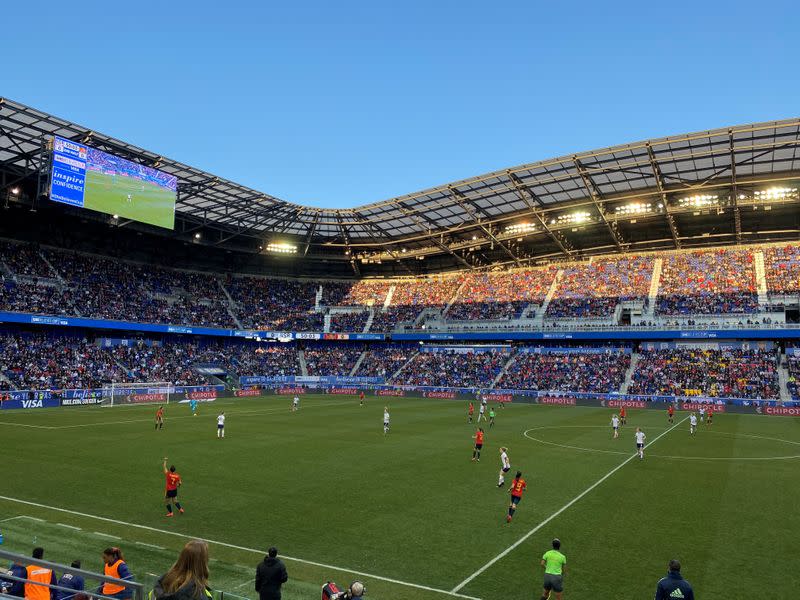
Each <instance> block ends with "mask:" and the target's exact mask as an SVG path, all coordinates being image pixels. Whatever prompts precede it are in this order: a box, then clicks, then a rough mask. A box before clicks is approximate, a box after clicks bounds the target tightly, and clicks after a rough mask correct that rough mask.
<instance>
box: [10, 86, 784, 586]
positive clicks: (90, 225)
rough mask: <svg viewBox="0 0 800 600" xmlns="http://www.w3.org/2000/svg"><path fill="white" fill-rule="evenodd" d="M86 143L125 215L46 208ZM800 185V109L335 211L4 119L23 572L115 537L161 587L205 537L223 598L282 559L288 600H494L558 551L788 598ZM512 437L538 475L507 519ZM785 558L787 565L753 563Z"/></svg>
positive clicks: (95, 136) (13, 470)
mask: <svg viewBox="0 0 800 600" xmlns="http://www.w3.org/2000/svg"><path fill="white" fill-rule="evenodd" d="M59 139H60V140H64V141H66V142H69V143H71V144H73V145H75V147H76V148H83V147H86V148H89V149H92V151H100V153H101V154H103V155H104V156H111V157H116V158H118V159H124V161H123V162H124V164H123V165H122V166H120V167H113V168H112V167H109V166H105V167H104V168H103V174H104V177H106V182H105V183H103V185H104V186H105V188H104V189H106V190H107V191H106V192H104V194H105V195H103V196H102V197H101V200H98V201H97V203H95V204H91V205H90V204H89V199H88V193H89V186H90V182H89V180H88V179H87V180H86V193H87V198H86V204H85V205H77V204H75V203H72V205H70V203H69V202H62V201H55V200H54V198H53V197H52V193H53V190H54V188H53V186H54V185H57V178H56V177H55V176H54V173H55V172H56V171H57V169H58V168H59V161H60V160H61V159H59V158H58V156H59V154H58V152H59V150H58V149H54V140H59ZM68 145H69V144H68ZM61 146H63V144H61ZM75 152H79V151H78V150H76V151H75ZM80 152H82V150H81V151H80ZM76 156H78V154H76ZM54 157H55V158H54ZM102 160H103V161H105V162H107V163H108V164H111V165H112V166H113V165H114V164H116V163H114V162H113V161H110V160H106V159H102ZM115 160H116V159H115ZM131 165H132V166H131ZM139 167H141V169H140V168H139ZM86 169H87V171H88V169H89V167H86ZM126 170H127V171H126ZM126 177H133V178H134V180H133V181H132V182H131V181H128V180H126V179H125V178H126ZM138 178H141V179H138ZM119 180H124V181H123V183H122V184H120V183H119ZM173 182H174V190H173V191H174V201H175V204H174V227H170V224H171V223H170V221H171V218H172V215H171V214H169V215H167V216H164V211H165V204H164V203H165V198H167V197H169V190H170V189H171V188H170V186H171V185H173ZM117 185H121V186H124V187H123V188H120V189H124V192H121V195H119V194H118V195H116V196H115V195H114V194H115V193H116V192H115V186H117ZM146 185H150V186H151V187H152V189H154V190H156V191H154V192H152V193H151V192H150V191H149V190H150V188H146ZM799 189H800V119H791V120H783V121H774V122H768V123H756V124H752V125H735V126H730V127H727V128H724V129H714V130H708V131H701V132H695V133H688V134H684V135H674V136H670V137H664V138H658V139H650V140H646V141H641V142H631V143H626V144H624V145H619V146H613V147H608V148H604V149H600V150H595V151H588V152H587V151H580V152H576V153H575V154H572V155H569V156H561V157H558V158H553V159H547V160H542V161H539V162H535V163H529V164H522V165H518V166H513V167H509V168H507V169H504V170H501V171H495V172H491V173H487V174H484V175H479V176H475V177H472V178H470V179H465V180H462V181H454V182H452V183H448V184H443V185H440V186H437V187H434V188H431V189H426V190H423V191H420V192H416V193H412V194H408V195H405V196H400V197H396V198H392V199H389V200H385V201H381V202H376V203H373V204H368V205H364V206H361V207H358V208H354V209H341V210H336V209H322V208H314V207H309V206H302V205H299V204H294V203H291V202H288V201H285V200H281V199H279V198H276V197H273V196H270V195H269V194H266V193H264V192H261V191H257V190H254V189H250V188H248V187H246V186H243V185H239V184H237V183H235V182H233V181H228V180H226V179H224V178H221V177H218V176H216V175H214V174H213V173H208V172H205V171H203V170H201V169H197V168H194V167H192V166H189V165H187V164H184V163H182V162H178V161H176V160H173V159H170V158H166V157H164V156H161V155H159V154H157V153H155V152H151V151H148V150H146V149H143V148H140V147H137V146H135V145H132V144H129V143H127V142H125V141H123V140H119V139H114V138H112V137H109V136H106V135H103V134H102V133H99V132H97V131H95V130H94V129H92V127H91V123H88V124H76V123H72V122H69V121H67V120H65V119H62V118H60V117H58V116H55V115H51V114H47V113H45V112H43V111H41V110H38V109H36V108H33V107H30V106H26V105H24V104H21V103H19V102H15V101H14V100H10V99H8V98H2V99H0V203H2V209H1V211H2V212H0V214H1V215H2V217H1V218H0V238H1V239H0V273H1V274H2V288H1V289H0V320H1V321H2V325H1V326H0V390H2V391H0V398H2V403H0V408H1V409H2V411H0V431H1V432H2V436H3V440H4V446H5V447H6V449H7V450H8V449H10V452H8V451H7V452H6V455H5V457H4V458H5V463H6V468H7V473H6V476H5V477H4V484H3V486H2V490H3V491H2V493H0V532H1V533H2V534H4V538H5V544H4V548H5V549H7V550H8V551H10V552H17V553H19V554H25V555H26V556H27V555H28V554H29V552H30V546H31V543H33V545H43V546H45V547H46V548H47V552H48V555H47V556H46V557H45V558H48V557H50V558H51V560H52V561H54V562H56V563H58V564H67V565H68V564H69V563H70V562H71V561H72V560H73V559H74V557H83V558H84V561H85V562H88V561H89V559H91V558H97V556H99V549H101V548H102V547H104V546H105V545H109V544H112V543H113V545H115V546H120V547H123V548H124V549H125V551H126V556H127V562H128V563H129V564H130V565H131V569H132V570H133V571H134V574H135V576H136V580H137V582H140V583H142V584H143V585H144V589H145V593H146V592H147V591H148V590H149V589H152V585H153V584H154V582H155V576H156V575H157V574H159V573H161V572H163V570H164V569H165V568H166V567H168V566H169V564H170V563H171V561H172V560H173V559H174V556H175V554H176V552H177V551H178V550H180V548H181V547H183V545H184V544H185V543H186V541H187V540H189V539H192V538H201V539H205V540H207V541H208V543H209V546H210V548H211V553H212V559H211V560H212V563H211V567H212V582H211V583H212V584H213V587H214V589H215V592H221V593H222V594H223V595H224V596H228V595H230V596H232V597H241V598H255V597H258V594H257V593H256V592H254V591H253V590H252V589H251V588H252V585H253V581H252V577H253V574H252V571H253V569H254V565H255V564H256V563H257V562H258V561H260V560H261V559H262V558H263V554H264V552H265V549H266V547H267V545H272V544H275V545H277V546H278V547H279V548H280V549H281V557H282V558H283V559H284V561H285V562H286V565H287V568H288V569H289V571H290V574H291V578H290V581H289V582H288V583H287V584H286V586H285V587H284V590H283V597H284V598H288V599H289V600H294V599H299V598H311V597H317V596H318V595H319V587H320V585H321V584H322V583H324V582H325V581H330V580H337V581H339V582H341V583H349V582H350V581H353V580H356V579H357V580H359V581H362V582H364V583H365V585H366V587H367V589H368V590H369V591H368V594H367V596H368V597H370V598H375V599H376V600H390V599H394V598H404V599H411V600H415V599H419V600H428V599H430V600H435V599H437V598H447V597H456V598H471V599H476V598H483V599H487V600H488V599H492V598H508V597H519V596H521V595H522V594H523V593H524V594H529V593H531V592H530V589H531V587H532V586H533V584H532V583H531V574H530V570H531V567H530V565H531V564H533V562H534V560H535V562H536V563H537V565H538V557H539V555H541V553H542V552H543V551H544V550H545V549H547V548H548V547H549V546H548V545H549V544H550V540H551V539H552V538H554V537H558V538H560V539H561V540H562V541H563V543H564V548H565V552H566V553H567V554H568V555H569V557H570V565H574V566H572V567H571V569H570V571H569V574H568V575H567V577H566V581H567V582H568V583H567V586H568V592H567V594H568V595H569V596H570V597H576V598H588V597H597V596H599V595H600V594H601V593H604V591H607V590H609V589H618V585H617V583H616V580H617V579H618V577H619V576H620V574H624V577H625V586H624V591H621V592H618V595H616V596H612V597H620V598H623V597H624V598H634V597H645V595H646V594H652V573H656V572H660V570H663V566H664V564H666V563H665V557H667V558H669V557H672V556H673V555H674V556H681V557H682V559H683V561H684V564H694V565H700V564H702V565H703V568H702V570H701V569H699V568H698V567H695V569H694V570H693V572H692V574H691V577H690V578H691V579H692V582H693V584H694V585H695V588H696V589H698V590H702V596H703V597H708V598H721V597H731V598H732V597H742V598H744V597H749V595H742V596H736V595H735V594H734V595H731V594H730V593H729V587H728V586H729V585H730V580H731V579H739V580H744V579H748V578H751V579H753V580H758V579H762V578H764V577H765V576H766V577H767V579H769V580H771V582H772V583H771V585H772V587H771V589H770V593H771V596H772V597H775V598H789V597H792V593H791V591H790V590H792V589H793V582H792V580H791V577H787V576H786V573H789V572H791V570H792V569H794V568H795V567H796V558H795V557H796V556H797V555H798V552H800V547H798V542H797V540H796V538H797V536H794V535H792V536H789V535H782V534H780V533H779V532H777V531H775V529H777V528H780V529H781V530H782V531H783V532H790V531H798V530H800V520H799V518H798V516H797V511H796V510H795V508H796V500H795V498H796V497H797V493H798V491H799V490H798V484H797V478H796V473H795V467H796V464H797V463H796V460H797V458H798V456H799V455H800V452H798V448H797V446H798V444H800V438H798V435H797V421H796V420H795V419H794V418H793V417H796V416H800V389H799V388H798V377H800V351H798V350H797V349H798V348H800V344H798V338H800V210H798V208H799V207H800V192H799V191H798V190H799ZM165 190H166V191H165ZM140 192H141V195H139V194H140ZM145 194H150V195H154V194H155V195H158V198H157V207H156V208H155V209H153V210H155V211H157V212H158V215H157V216H156V217H151V216H148V211H150V210H151V207H150V206H149V205H147V204H144V205H142V202H145V201H143V200H142V199H141V198H143V197H144V196H145ZM137 200H138V202H139V204H138V205H137ZM147 202H149V200H147ZM129 205H133V206H129ZM90 209H91V210H90ZM126 210H128V211H129V216H125V211H126ZM131 211H133V212H132V213H131ZM151 214H152V213H151ZM295 397H297V398H299V405H300V409H299V410H297V411H290V402H291V399H292V398H295ZM190 402H191V403H192V404H193V407H192V408H191V409H190V408H189V406H188V403H190ZM195 403H197V406H194V404H195ZM470 404H474V405H475V406H476V407H477V406H480V405H482V404H484V405H488V408H487V412H489V411H490V412H489V414H491V426H490V423H489V421H488V420H487V419H486V417H485V416H484V421H483V424H481V419H480V416H478V418H477V421H476V422H473V417H472V414H469V416H468V405H470ZM158 406H163V407H164V408H165V417H164V420H165V423H164V429H163V431H162V430H159V428H158V425H156V429H155V430H153V427H152V425H153V415H154V413H155V410H156V408H157V407H158ZM385 406H386V407H387V409H386V410H387V411H390V412H391V428H390V429H388V433H387V430H386V429H383V430H382V429H381V423H382V421H381V418H382V417H383V413H384V407H385ZM670 406H671V407H673V409H674V411H675V418H674V419H673V418H672V416H671V415H670V419H669V421H668V420H667V409H668V407H670ZM620 409H624V410H626V411H627V415H626V417H627V423H625V422H624V421H625V420H624V419H623V425H622V433H621V440H617V439H615V438H612V437H611V435H610V433H611V426H610V424H609V423H610V419H611V417H612V414H617V413H619V411H620ZM476 411H477V408H476ZM221 412H224V414H225V415H226V417H227V419H228V420H227V422H226V425H225V428H226V430H227V437H225V438H217V437H216V434H215V431H216V425H217V416H218V414H219V413H221ZM706 412H708V413H709V416H706V414H705V413H706ZM480 413H481V414H482V413H483V409H482V408H481V409H480ZM695 413H699V414H700V415H701V416H702V421H701V423H700V424H699V425H698V431H697V433H696V435H694V434H690V433H689V432H690V427H689V419H690V415H694V414H695ZM710 413H713V414H714V422H713V425H711V423H710V419H711V417H710ZM476 414H477V412H476ZM387 418H388V417H387ZM495 419H496V424H495ZM706 419H708V421H707V420H706ZM477 427H482V428H483V429H484V430H485V431H486V440H487V441H486V443H485V445H484V448H483V453H484V455H483V461H482V462H480V461H477V460H475V461H470V460H469V458H470V456H474V455H473V454H472V451H473V439H472V436H473V435H475V432H476V428H477ZM637 427H640V428H641V429H642V430H643V431H644V432H645V433H646V434H647V436H648V437H647V439H648V444H647V451H646V456H647V458H646V459H644V460H641V461H636V460H633V459H634V458H636V454H635V453H634V444H633V435H634V433H633V432H634V431H635V429H636V428H637ZM650 446H652V447H653V450H652V452H650ZM501 447H502V448H505V447H507V448H508V449H509V454H510V456H511V460H512V465H513V468H514V470H516V469H517V468H519V469H520V470H521V471H523V473H524V476H525V477H526V479H527V481H528V491H527V492H526V494H525V496H524V500H523V501H522V502H521V503H520V506H519V510H518V511H517V513H516V514H515V516H514V520H513V522H510V521H511V519H510V513H509V522H506V510H507V506H508V490H507V488H501V489H500V490H498V487H501V486H499V485H498V482H497V477H498V473H497V471H498V464H499V463H498V462H497V460H498V458H497V452H498V449H499V448H501ZM479 456H480V455H479ZM163 457H169V461H170V462H172V461H174V462H175V464H176V465H177V468H178V470H179V471H180V472H181V474H182V476H183V478H184V480H185V486H184V487H182V491H181V495H182V497H183V498H184V502H185V506H186V513H185V514H180V515H176V516H175V517H173V518H171V519H165V517H164V514H163V513H164V510H163V509H164V507H163V502H162V501H161V496H160V487H159V486H160V479H159V478H160V477H161V463H162V458H163ZM164 460H165V461H166V459H164ZM165 464H166V463H165ZM31 470H36V471H37V472H39V473H40V474H41V477H37V478H29V477H23V476H20V474H22V473H25V472H30V471H31ZM508 479H509V480H510V479H511V477H510V475H509V477H508ZM42 481H47V485H42V484H41V482H42ZM168 510H170V511H171V509H168ZM622 524H624V525H625V526H624V527H620V525H622ZM731 525H734V526H733V527H732V526H731ZM589 531H591V535H590V536H589V535H586V534H587V532H589ZM773 531H775V533H774V534H772V535H771V534H770V532H773ZM645 537H646V545H647V546H648V550H650V551H652V552H648V553H647V555H644V554H642V553H641V552H640V550H641V548H640V545H641V544H642V543H644V542H643V539H645ZM765 542H767V543H768V544H769V545H770V546H771V547H772V550H773V551H774V557H775V558H773V559H772V560H771V563H770V564H768V565H764V564H762V563H760V562H758V561H752V560H750V559H749V558H748V557H747V556H734V555H732V553H731V549H734V548H736V549H738V548H745V547H752V546H753V544H762V545H763V544H764V543H765ZM87 549H88V550H87ZM737 554H746V553H737ZM95 555H97V556H95ZM0 556H4V555H3V554H0ZM90 570H93V571H97V569H90ZM687 576H688V575H687ZM537 577H538V575H537ZM536 585H537V586H538V583H537V584H536ZM533 587H536V586H533ZM138 591H140V590H137V593H138ZM537 593H538V590H537ZM647 597H650V596H647Z"/></svg>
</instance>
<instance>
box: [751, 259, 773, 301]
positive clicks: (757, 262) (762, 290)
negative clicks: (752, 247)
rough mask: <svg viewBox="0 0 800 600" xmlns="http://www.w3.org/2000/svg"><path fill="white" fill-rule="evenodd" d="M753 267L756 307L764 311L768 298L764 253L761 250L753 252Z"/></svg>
mask: <svg viewBox="0 0 800 600" xmlns="http://www.w3.org/2000/svg"><path fill="white" fill-rule="evenodd" d="M753 267H754V269H755V272H756V290H757V291H758V305H759V306H760V307H761V308H762V309H764V308H766V307H767V305H768V304H769V296H768V295H767V272H766V269H765V268H764V253H763V252H761V250H759V251H757V252H753Z"/></svg>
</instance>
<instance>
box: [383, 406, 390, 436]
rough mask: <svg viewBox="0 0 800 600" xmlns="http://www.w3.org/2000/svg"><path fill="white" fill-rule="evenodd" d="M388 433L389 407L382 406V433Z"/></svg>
mask: <svg viewBox="0 0 800 600" xmlns="http://www.w3.org/2000/svg"><path fill="white" fill-rule="evenodd" d="M387 433H389V407H388V406H384V407H383V435H386V434H387Z"/></svg>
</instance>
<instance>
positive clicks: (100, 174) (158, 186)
mask: <svg viewBox="0 0 800 600" xmlns="http://www.w3.org/2000/svg"><path fill="white" fill-rule="evenodd" d="M177 188H178V179H177V178H176V177H175V176H174V175H170V174H168V173H164V172H163V171H159V170H158V169H153V168H152V167H147V166H145V165H141V164H139V163H135V162H131V161H129V160H126V159H124V158H120V157H118V156H114V155H112V154H107V153H106V152H102V151H101V150H97V149H96V148H92V147H90V146H86V145H84V144H79V143H76V142H73V141H71V140H66V139H64V138H60V137H55V138H54V140H53V169H52V175H51V178H50V199H51V200H54V201H55V202H61V203H64V204H70V205H72V206H79V207H81V208H88V209H91V210H96V211H99V212H103V213H108V214H111V215H119V216H120V217H125V218H127V219H133V220H134V221H141V222H142V223H149V224H150V225H157V226H159V227H165V228H167V229H174V227H175V200H176V197H177Z"/></svg>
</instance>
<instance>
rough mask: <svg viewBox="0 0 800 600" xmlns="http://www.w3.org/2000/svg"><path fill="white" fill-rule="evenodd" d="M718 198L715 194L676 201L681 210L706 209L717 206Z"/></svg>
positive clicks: (688, 197)
mask: <svg viewBox="0 0 800 600" xmlns="http://www.w3.org/2000/svg"><path fill="white" fill-rule="evenodd" d="M718 204H719V196H717V195H716V194H714V195H712V194H696V195H694V196H687V197H685V198H679V199H678V206H680V207H681V208H706V207H707V206H717V205H718Z"/></svg>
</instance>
